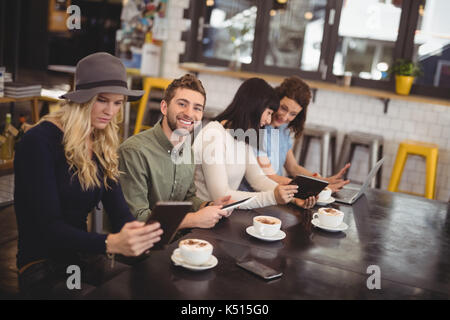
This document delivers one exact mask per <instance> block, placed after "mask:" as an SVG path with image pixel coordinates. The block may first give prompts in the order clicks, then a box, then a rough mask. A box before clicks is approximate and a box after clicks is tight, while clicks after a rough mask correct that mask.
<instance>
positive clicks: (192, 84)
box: [119, 74, 231, 228]
mask: <svg viewBox="0 0 450 320" xmlns="http://www.w3.org/2000/svg"><path fill="white" fill-rule="evenodd" d="M205 101H206V93H205V90H204V88H203V86H202V84H201V82H200V81H199V80H198V79H197V78H196V77H195V76H193V75H189V74H186V75H184V76H183V77H181V78H179V79H175V80H174V81H172V83H171V84H170V85H169V86H168V87H167V89H166V91H165V92H164V97H163V100H162V101H161V113H162V114H163V118H162V120H161V121H160V122H159V123H158V124H156V125H155V126H154V127H153V128H151V129H148V130H146V131H144V132H141V133H139V134H137V135H135V136H132V137H130V138H129V139H127V140H126V141H125V142H124V143H123V144H122V145H121V146H120V148H119V157H120V161H119V169H120V171H121V172H122V174H121V175H120V183H121V185H122V189H123V193H124V195H125V199H126V200H127V202H128V205H129V207H130V209H131V212H132V213H133V214H134V215H135V216H136V218H137V219H138V220H141V221H145V220H146V219H147V217H148V216H149V215H150V214H151V210H152V209H153V208H154V206H155V205H156V203H157V202H158V201H192V203H193V205H192V211H191V212H190V213H188V214H187V215H186V217H185V219H184V220H183V222H182V223H181V226H180V228H193V227H199V228H211V227H213V226H214V225H215V224H216V223H217V222H218V221H219V220H220V218H222V217H223V216H226V215H227V212H226V211H224V210H221V207H222V205H224V204H228V203H230V202H231V199H230V198H231V197H229V196H226V197H223V198H220V199H218V200H215V201H214V202H211V203H207V202H205V201H203V200H202V199H200V198H198V197H196V196H195V193H196V188H195V184H194V168H195V166H194V160H193V156H192V154H191V155H190V156H191V161H188V162H186V161H183V162H181V163H179V162H178V161H174V160H176V159H174V158H177V157H181V156H183V155H182V152H183V150H184V148H183V144H184V142H185V141H190V139H186V137H187V136H188V135H189V134H190V133H191V132H192V131H193V129H194V124H195V123H196V122H199V121H201V120H202V118H203V109H204V107H205ZM186 143H187V142H186ZM187 149H188V150H190V148H187ZM184 156H186V155H184ZM208 204H210V205H209V206H208Z"/></svg>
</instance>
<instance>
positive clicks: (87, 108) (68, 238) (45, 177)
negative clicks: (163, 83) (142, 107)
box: [14, 53, 162, 298]
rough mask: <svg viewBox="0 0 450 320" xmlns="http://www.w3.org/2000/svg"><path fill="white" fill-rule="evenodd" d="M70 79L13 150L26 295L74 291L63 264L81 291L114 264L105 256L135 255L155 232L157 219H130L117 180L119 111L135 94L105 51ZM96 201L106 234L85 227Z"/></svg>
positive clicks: (20, 263)
mask: <svg viewBox="0 0 450 320" xmlns="http://www.w3.org/2000/svg"><path fill="white" fill-rule="evenodd" d="M75 77H76V88H75V91H73V92H70V93H68V94H66V95H64V96H62V98H65V99H66V100H67V101H66V103H65V105H64V106H63V107H62V108H61V110H60V111H58V112H56V113H54V114H50V115H48V116H46V117H44V118H43V119H42V120H41V121H40V122H39V123H38V124H37V125H36V126H34V127H33V128H32V129H30V130H29V131H27V133H26V134H25V135H24V136H23V138H22V141H21V142H20V143H19V144H18V146H17V148H16V156H15V159H14V171H15V191H14V197H15V203H14V206H15V211H16V217H17V224H18V230H19V242H18V254H17V267H18V268H19V285H20V290H21V293H22V294H23V295H24V296H26V297H42V298H47V297H55V294H69V295H73V294H77V293H78V294H79V291H78V292H77V290H67V286H66V285H65V284H66V280H67V278H68V277H69V275H70V274H67V267H68V266H70V265H76V266H78V267H80V272H81V281H82V284H81V289H82V290H83V289H86V288H89V287H91V286H96V285H99V284H101V283H102V282H104V281H106V280H107V279H108V278H110V277H111V276H113V273H117V272H118V270H120V269H121V268H117V267H116V268H114V269H112V270H111V266H110V265H109V263H108V262H109V261H108V260H107V259H106V258H105V257H106V255H105V254H106V253H108V254H116V253H117V254H122V255H125V256H138V255H140V254H142V253H144V252H146V251H147V250H148V249H150V248H151V247H152V246H153V244H154V243H156V242H158V241H159V240H160V235H161V234H162V230H161V229H160V226H159V224H158V223H155V224H151V225H147V226H146V225H145V224H144V223H142V222H138V221H135V218H134V217H133V216H132V215H131V213H130V211H129V208H128V206H127V204H126V202H125V199H124V197H123V194H122V189H121V187H120V184H119V181H118V177H119V170H118V155H117V149H118V146H119V137H118V134H117V132H118V123H119V120H120V116H121V110H122V108H123V105H124V103H125V100H126V99H127V97H128V99H130V100H137V99H139V98H140V96H142V94H143V92H142V91H133V90H128V88H127V85H126V70H125V67H124V66H123V64H122V62H121V61H120V60H119V59H118V58H116V57H114V56H112V55H110V54H108V53H95V54H92V55H89V56H87V57H85V58H84V59H82V60H81V61H80V62H79V63H78V64H77V69H76V74H75ZM100 201H101V202H102V203H103V205H104V208H105V210H106V213H107V214H108V216H109V219H110V220H111V224H112V228H113V232H114V233H111V234H97V233H89V232H87V228H86V219H87V215H88V213H89V212H91V211H92V210H93V209H94V207H95V206H96V205H97V204H98V203H99V202H100ZM108 269H109V270H108ZM55 288H59V289H58V290H56V289H55ZM56 297H61V295H58V296H56Z"/></svg>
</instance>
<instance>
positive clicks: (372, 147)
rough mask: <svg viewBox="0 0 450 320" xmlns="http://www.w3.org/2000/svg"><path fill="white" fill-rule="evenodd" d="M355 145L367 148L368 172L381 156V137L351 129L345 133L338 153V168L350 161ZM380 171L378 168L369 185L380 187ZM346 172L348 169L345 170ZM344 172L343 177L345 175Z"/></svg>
mask: <svg viewBox="0 0 450 320" xmlns="http://www.w3.org/2000/svg"><path fill="white" fill-rule="evenodd" d="M357 146H362V147H366V148H368V149H369V172H370V170H372V168H373V167H375V165H376V164H377V162H378V160H380V159H381V158H382V157H383V137H382V136H380V135H376V134H371V133H366V132H360V131H352V132H349V133H347V134H346V135H345V137H344V142H343V143H342V148H341V153H340V155H339V163H338V168H339V169H340V168H343V167H344V166H345V164H346V163H348V162H352V160H353V155H354V153H355V149H356V147H357ZM381 172H382V168H380V169H379V170H378V172H377V176H376V178H375V179H374V180H372V181H371V183H370V187H372V188H375V187H376V188H380V187H381ZM347 173H348V171H347ZM347 173H346V174H345V178H346V177H347Z"/></svg>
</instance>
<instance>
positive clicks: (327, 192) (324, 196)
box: [317, 187, 332, 202]
mask: <svg viewBox="0 0 450 320" xmlns="http://www.w3.org/2000/svg"><path fill="white" fill-rule="evenodd" d="M331 193H332V191H331V189H330V188H328V187H326V188H325V189H323V190H322V191H321V192H320V193H319V199H317V201H318V202H327V201H328V200H329V199H330V197H331Z"/></svg>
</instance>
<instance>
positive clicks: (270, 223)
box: [253, 216, 281, 237]
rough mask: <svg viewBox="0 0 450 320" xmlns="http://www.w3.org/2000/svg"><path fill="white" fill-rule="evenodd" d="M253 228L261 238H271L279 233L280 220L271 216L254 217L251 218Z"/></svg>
mask: <svg viewBox="0 0 450 320" xmlns="http://www.w3.org/2000/svg"><path fill="white" fill-rule="evenodd" d="M253 228H254V229H255V231H256V233H258V234H259V235H261V236H263V237H272V236H274V235H275V234H277V233H278V231H280V228H281V220H280V219H278V218H275V217H271V216H256V217H254V218H253Z"/></svg>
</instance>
